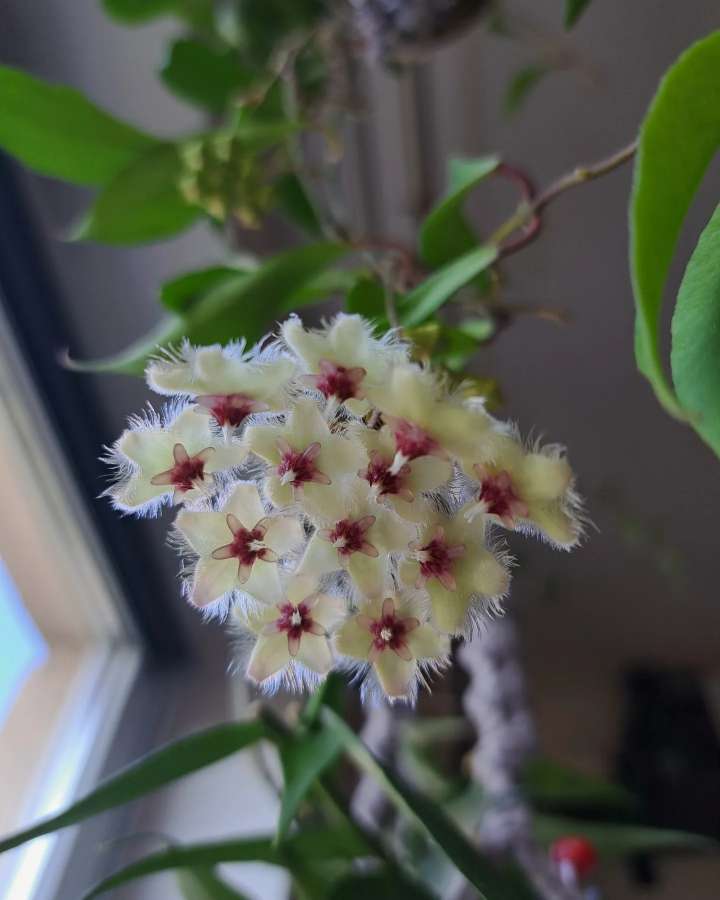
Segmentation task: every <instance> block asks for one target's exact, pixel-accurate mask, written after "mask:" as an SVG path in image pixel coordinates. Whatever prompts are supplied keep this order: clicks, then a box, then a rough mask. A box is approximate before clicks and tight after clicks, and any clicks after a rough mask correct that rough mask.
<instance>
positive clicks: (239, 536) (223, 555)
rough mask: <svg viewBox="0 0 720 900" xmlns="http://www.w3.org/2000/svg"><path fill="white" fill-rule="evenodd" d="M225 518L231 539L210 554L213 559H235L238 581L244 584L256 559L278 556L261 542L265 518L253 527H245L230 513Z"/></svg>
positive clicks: (275, 559) (265, 525)
mask: <svg viewBox="0 0 720 900" xmlns="http://www.w3.org/2000/svg"><path fill="white" fill-rule="evenodd" d="M225 518H226V521H227V525H228V528H229V529H230V533H231V534H232V536H233V537H232V541H231V542H230V543H229V544H225V545H224V546H222V547H218V548H217V550H213V552H212V554H211V556H212V558H213V559H233V558H234V559H237V561H238V581H239V582H240V583H241V584H244V583H245V582H246V581H247V580H248V578H249V577H250V575H251V573H252V568H253V566H254V565H255V562H256V560H258V559H260V560H262V561H263V562H277V559H278V556H277V553H275V551H274V550H271V549H270V548H269V547H266V546H265V544H264V543H263V542H264V540H265V533H266V532H267V524H266V520H265V519H261V520H260V521H259V522H258V523H257V525H255V526H254V527H253V528H245V526H244V525H243V524H242V522H241V521H240V520H239V519H238V517H237V516H234V515H233V514H232V513H228V514H227V516H226V517H225Z"/></svg>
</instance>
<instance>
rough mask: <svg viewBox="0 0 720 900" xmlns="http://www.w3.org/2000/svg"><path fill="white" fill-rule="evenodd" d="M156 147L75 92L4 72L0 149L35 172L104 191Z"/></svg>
mask: <svg viewBox="0 0 720 900" xmlns="http://www.w3.org/2000/svg"><path fill="white" fill-rule="evenodd" d="M157 144H158V141H157V140H156V139H155V138H154V137H151V136H150V135H148V134H143V133H142V132H141V131H138V130H137V129H136V128H133V127H132V126H131V125H127V124H125V122H121V121H119V120H118V119H115V118H113V116H111V115H109V114H108V113H106V112H103V110H101V109H99V108H98V107H97V106H95V105H94V104H93V103H91V102H90V101H89V100H88V99H87V98H86V97H84V96H83V95H82V94H81V93H79V92H78V91H76V90H73V89H72V88H68V87H64V86H62V85H55V84H48V83H47V82H44V81H41V80H40V79H38V78H33V77H32V76H31V75H27V74H26V73H25V72H21V71H19V70H18V69H13V68H10V67H8V66H0V147H2V148H3V149H4V150H7V152H8V153H10V154H12V155H13V156H15V157H17V158H18V159H19V160H20V161H21V162H22V163H24V164H25V165H26V166H29V167H30V168H31V169H34V170H35V171H36V172H40V173H41V174H43V175H51V176H52V177H53V178H61V179H63V180H64V181H72V182H74V183H76V184H89V185H103V184H107V183H108V182H109V181H110V180H111V179H112V178H114V177H115V176H116V175H117V174H118V172H120V171H121V170H122V169H124V168H125V167H126V166H128V165H129V164H130V163H131V162H132V161H133V160H135V159H136V158H137V157H138V156H140V155H141V154H143V153H145V152H147V151H148V150H150V149H151V148H152V147H154V146H157Z"/></svg>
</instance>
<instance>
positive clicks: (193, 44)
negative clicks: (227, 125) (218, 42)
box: [160, 38, 255, 115]
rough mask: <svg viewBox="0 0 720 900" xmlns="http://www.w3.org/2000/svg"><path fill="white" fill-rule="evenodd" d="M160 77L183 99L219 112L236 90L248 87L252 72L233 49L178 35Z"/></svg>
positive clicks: (250, 82)
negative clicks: (220, 48) (219, 47)
mask: <svg viewBox="0 0 720 900" xmlns="http://www.w3.org/2000/svg"><path fill="white" fill-rule="evenodd" d="M160 77H161V78H162V80H163V82H164V83H165V85H166V86H167V87H168V88H169V89H170V90H171V91H173V93H175V94H177V95H178V96H179V97H182V98H183V100H188V101H189V102H190V103H194V104H196V105H197V106H201V107H203V109H207V110H210V112H213V113H216V114H218V115H219V114H220V113H222V112H223V111H224V110H225V108H226V107H227V105H228V102H229V101H230V99H231V98H232V97H233V96H234V95H235V94H236V93H237V92H238V91H240V90H244V89H247V88H248V87H250V85H251V84H252V83H253V81H254V80H255V73H254V72H252V71H250V70H248V69H244V68H243V67H242V66H241V65H240V61H239V59H238V55H237V53H236V52H235V51H234V50H231V49H224V50H219V49H215V48H214V47H211V46H209V45H208V44H205V43H202V42H201V41H198V40H195V39H193V38H180V39H178V40H177V41H175V42H174V43H173V44H172V46H171V48H170V53H169V55H168V58H167V60H166V61H165V63H164V65H163V67H162V68H161V69H160Z"/></svg>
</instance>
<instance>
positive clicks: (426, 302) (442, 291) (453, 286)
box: [398, 246, 498, 328]
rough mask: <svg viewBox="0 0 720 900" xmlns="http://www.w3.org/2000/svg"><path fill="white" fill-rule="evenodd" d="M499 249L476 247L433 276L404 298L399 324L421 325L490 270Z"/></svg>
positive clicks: (401, 301)
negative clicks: (469, 284)
mask: <svg viewBox="0 0 720 900" xmlns="http://www.w3.org/2000/svg"><path fill="white" fill-rule="evenodd" d="M497 256H498V250H497V247H492V246H487V247H476V248H475V250H471V251H470V252H469V253H466V254H465V255H464V256H460V257H459V258H458V259H455V260H453V261H452V262H450V263H448V264H447V265H445V266H443V267H442V268H441V269H438V270H437V271H436V272H433V274H432V275H430V276H429V277H428V278H426V279H425V281H423V282H422V283H421V284H419V285H418V286H417V287H416V288H414V289H413V290H412V291H410V292H409V293H408V294H405V296H404V297H402V298H401V300H400V302H399V304H398V306H399V312H400V322H401V323H402V324H403V325H404V326H405V327H407V328H412V327H413V326H415V325H420V324H421V323H422V322H424V321H425V320H426V319H428V318H429V317H430V316H431V315H432V314H433V313H434V312H435V311H436V310H437V309H439V308H440V307H441V306H442V305H443V304H444V303H446V302H447V301H448V300H449V299H450V298H451V297H452V296H453V294H456V293H457V292H458V291H459V290H460V288H461V287H463V286H464V285H466V284H467V283H468V282H470V281H472V279H473V278H475V277H476V276H477V275H479V274H480V273H481V272H484V271H485V270H486V269H488V268H489V267H490V266H491V265H492V264H493V263H494V262H495V260H496V259H497Z"/></svg>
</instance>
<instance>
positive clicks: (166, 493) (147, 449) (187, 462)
mask: <svg viewBox="0 0 720 900" xmlns="http://www.w3.org/2000/svg"><path fill="white" fill-rule="evenodd" d="M246 456H247V451H245V450H244V449H243V448H242V446H241V445H240V444H238V443H234V442H232V441H229V442H227V441H221V440H219V438H218V436H217V434H216V433H215V432H213V431H212V429H211V428H210V422H209V420H208V419H206V418H204V417H200V416H197V415H195V412H194V410H193V409H192V408H191V407H188V406H179V407H178V406H169V407H167V408H166V409H165V410H164V411H163V413H162V414H160V415H158V414H157V413H155V412H154V411H152V410H151V411H150V412H148V413H147V414H146V415H144V416H135V417H134V418H132V419H131V420H130V424H129V427H128V428H127V429H126V430H125V431H124V432H123V433H122V435H121V436H120V438H119V439H118V440H117V441H116V442H115V444H113V446H112V447H111V448H110V452H109V453H108V455H107V457H106V462H109V463H110V464H111V465H113V466H115V468H116V470H117V474H118V479H117V481H116V483H115V484H114V485H113V486H112V487H110V488H108V490H107V491H106V492H105V493H106V494H107V495H108V496H109V497H110V498H111V499H112V501H113V504H114V505H115V506H116V507H117V508H118V509H121V510H123V512H134V513H138V514H139V515H157V513H158V512H159V510H160V508H161V507H162V506H163V505H164V504H165V503H168V502H171V503H186V504H187V503H190V504H192V503H194V502H196V501H197V500H200V499H202V498H203V497H204V496H206V495H207V493H208V492H209V491H210V490H212V488H213V487H214V480H213V477H212V476H213V473H215V472H222V471H225V470H227V469H231V468H233V467H234V466H238V465H240V464H241V463H242V462H243V461H244V459H245V457H246Z"/></svg>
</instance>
